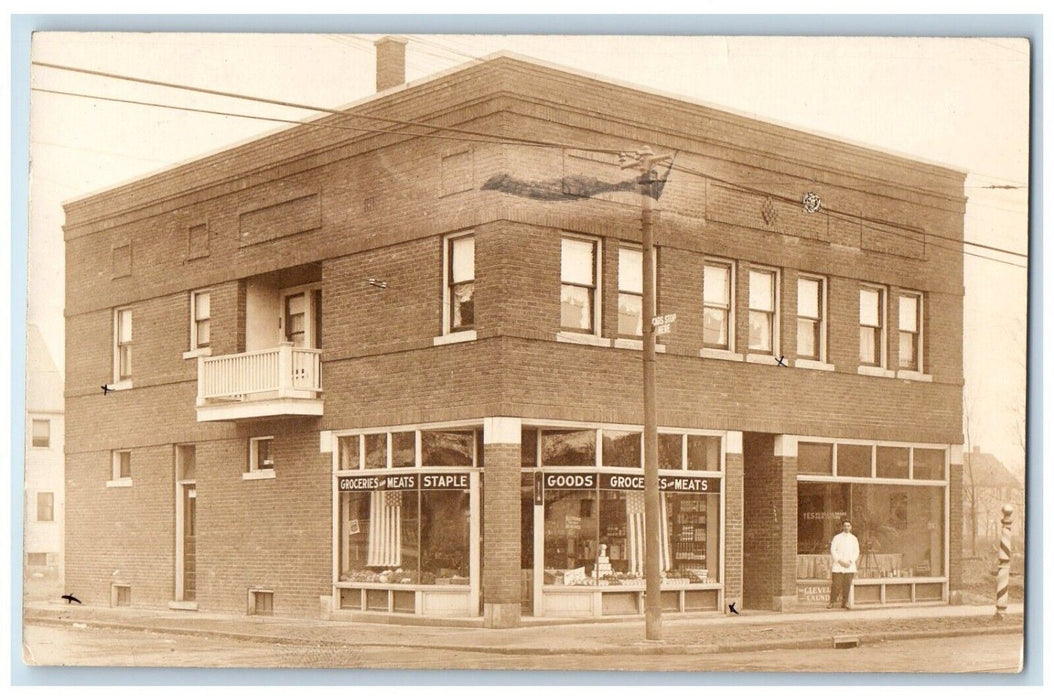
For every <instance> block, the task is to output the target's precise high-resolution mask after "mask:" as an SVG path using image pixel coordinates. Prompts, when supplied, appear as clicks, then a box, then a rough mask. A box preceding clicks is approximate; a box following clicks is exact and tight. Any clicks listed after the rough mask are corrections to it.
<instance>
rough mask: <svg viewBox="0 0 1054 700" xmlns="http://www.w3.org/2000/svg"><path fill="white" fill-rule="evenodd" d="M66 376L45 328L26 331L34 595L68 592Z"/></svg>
mask: <svg viewBox="0 0 1054 700" xmlns="http://www.w3.org/2000/svg"><path fill="white" fill-rule="evenodd" d="M62 402H63V399H62V375H61V374H60V373H59V371H58V368H57V367H56V366H55V363H54V362H53V361H52V359H51V354H50V353H49V352H48V348H47V345H46V344H45V343H44V338H43V336H41V334H40V329H39V328H38V327H37V326H35V325H30V326H29V329H28V333H27V336H26V463H25V465H26V466H25V521H24V523H25V541H24V543H23V544H24V547H23V557H24V558H23V564H24V566H23V572H24V576H23V581H24V584H25V596H26V598H27V599H28V600H41V599H45V598H57V597H58V596H60V595H62V590H61V589H62V578H63V539H64V528H65V525H64V518H63V514H64V511H65V507H64V501H65V495H64V494H65V478H64V471H65V460H64V456H63V450H62V445H63V435H64V434H65V427H64V425H63V408H62Z"/></svg>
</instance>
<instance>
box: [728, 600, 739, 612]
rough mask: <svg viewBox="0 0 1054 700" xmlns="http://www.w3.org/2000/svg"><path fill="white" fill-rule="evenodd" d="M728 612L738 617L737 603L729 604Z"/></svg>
mask: <svg viewBox="0 0 1054 700" xmlns="http://www.w3.org/2000/svg"><path fill="white" fill-rule="evenodd" d="M728 612H730V613H732V614H734V615H738V614H739V611H738V610H736V601H734V600H733V601H732V602H731V603H729V604H728Z"/></svg>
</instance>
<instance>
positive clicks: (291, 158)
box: [65, 40, 965, 626]
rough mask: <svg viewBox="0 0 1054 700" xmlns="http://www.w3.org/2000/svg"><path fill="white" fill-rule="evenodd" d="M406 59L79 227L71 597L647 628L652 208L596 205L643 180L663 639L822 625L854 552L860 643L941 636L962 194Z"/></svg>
mask: <svg viewBox="0 0 1054 700" xmlns="http://www.w3.org/2000/svg"><path fill="white" fill-rule="evenodd" d="M402 48H403V47H402V45H401V44H400V43H399V42H398V41H394V40H382V41H381V42H380V43H379V54H378V57H379V64H380V70H379V71H378V80H379V86H378V87H379V89H380V90H381V91H380V92H379V93H378V94H377V95H375V96H373V97H371V98H369V99H366V100H363V101H361V102H358V103H355V104H353V105H350V106H349V107H347V108H346V110H345V111H344V112H343V113H341V114H331V115H328V116H325V117H323V118H320V119H318V120H316V121H314V122H312V123H311V124H310V125H307V126H298V127H295V128H291V129H286V130H283V131H280V132H277V133H274V134H271V135H269V136H265V137H263V138H260V139H257V140H254V141H252V142H250V143H246V144H244V145H240V146H237V147H234V148H231V149H230V150H226V151H223V152H221V153H217V154H214V155H211V156H208V157H205V158H202V159H200V160H198V161H195V162H193V163H189V164H186V165H181V166H178V167H175V168H172V169H171V170H168V171H165V172H163V173H161V174H158V175H154V176H151V177H148V178H145V179H142V180H140V181H137V182H134V183H132V184H129V185H125V186H122V187H118V188H115V189H113V190H110V191H107V192H104V193H101V194H98V195H94V196H91V197H87V198H84V199H81V200H78V201H75V202H71V203H69V204H68V205H67V206H66V217H67V220H66V229H65V230H66V254H67V286H66V299H67V301H66V314H67V361H66V367H67V376H68V385H67V390H66V401H67V411H68V420H67V450H68V454H67V499H68V503H69V515H68V540H67V541H68V552H69V554H68V559H67V588H69V589H70V590H73V591H76V593H77V595H78V596H79V597H80V598H81V599H82V600H84V601H85V602H87V603H94V604H106V603H107V602H108V601H109V602H110V603H111V604H114V605H122V604H131V605H141V606H150V607H164V606H169V607H175V608H187V609H201V610H214V611H227V612H232V611H234V612H237V611H247V612H249V613H257V614H259V613H266V612H273V613H275V614H285V615H300V616H305V615H311V616H314V615H319V614H322V615H325V616H333V617H337V618H339V617H341V616H345V617H346V616H354V615H362V614H370V613H374V614H376V613H386V614H401V613H405V614H416V615H423V616H457V617H473V618H479V619H481V620H482V621H483V623H485V624H488V625H493V626H502V625H514V624H517V623H518V621H519V620H520V618H521V616H537V617H569V616H600V615H612V614H627V613H629V614H633V613H638V612H640V611H642V610H643V601H642V598H643V589H644V585H643V578H642V574H643V537H642V535H643V523H642V521H643V498H642V494H643V483H642V481H643V480H642V478H641V476H642V472H643V470H642V468H641V463H642V457H641V452H642V445H641V430H642V428H641V424H642V422H643V410H642V402H641V398H640V397H641V391H642V387H641V371H640V366H641V340H640V331H641V324H642V323H643V322H646V321H647V319H642V314H641V292H642V289H641V273H640V266H641V258H642V253H641V248H640V245H641V230H640V220H641V216H640V199H639V195H637V194H635V193H633V192H632V191H626V189H627V188H620V187H603V186H600V185H598V183H609V184H613V183H619V182H622V181H625V180H627V178H628V176H627V175H626V174H625V173H624V172H622V171H620V170H619V167H618V164H617V155H616V154H617V152H618V151H620V150H633V149H634V148H637V147H639V146H641V145H643V144H647V145H650V146H651V147H653V148H654V149H656V150H657V151H661V152H670V153H676V158H675V167H674V169H673V170H672V171H671V173H670V176H669V178H668V182H667V184H666V186H665V189H664V192H663V194H662V197H661V198H660V200H659V202H658V205H657V209H658V213H657V223H656V239H657V256H656V258H657V260H656V262H657V270H658V275H657V278H658V280H657V285H656V287H657V294H658V305H659V311H660V313H670V314H676V317H677V320H676V322H675V323H674V324H673V326H672V329H671V332H670V333H669V334H667V335H664V336H662V337H661V339H660V342H661V343H662V345H661V346H660V348H659V350H660V353H659V356H658V362H657V386H658V419H659V426H660V428H659V432H660V438H659V448H660V451H659V455H660V464H659V467H660V475H661V477H662V496H661V501H662V503H661V506H662V508H661V510H662V521H663V532H662V535H661V541H662V543H663V551H662V553H661V557H660V559H661V562H662V568H663V577H664V578H663V607H664V609H666V610H668V611H720V610H723V609H724V606H725V603H726V602H731V601H739V602H740V603H741V607H742V606H745V607H754V608H766V609H789V608H792V607H794V606H796V605H808V604H810V602H814V601H815V600H817V599H818V598H819V597H821V596H822V595H823V588H824V587H825V586H826V585H827V579H828V571H827V563H826V561H827V558H826V556H825V555H824V554H823V552H824V551H825V548H826V546H827V543H828V542H829V540H830V537H831V535H832V534H833V533H834V532H835V530H834V527H835V525H836V523H837V521H838V519H840V518H843V517H846V516H849V517H851V518H852V519H853V520H854V523H855V529H856V532H857V533H858V535H859V536H860V539H861V543H862V545H863V548H864V554H863V555H862V557H861V562H860V567H861V572H860V575H859V577H858V579H857V581H856V585H855V599H856V602H857V604H868V603H874V604H880V603H888V602H898V601H899V602H913V601H934V600H937V601H939V600H947V599H948V598H949V594H950V592H951V591H954V590H955V589H956V588H957V586H958V585H959V550H960V542H961V536H960V528H961V526H962V516H961V512H960V508H961V503H962V499H961V498H960V496H959V494H960V482H961V470H962V467H961V464H962V456H961V452H962V451H961V448H960V443H961V403H962V402H961V396H962V381H963V379H962V375H963V371H962V304H963V277H962V269H963V265H962V246H961V241H962V227H963V213H964V206H965V198H964V196H963V179H964V174H963V173H961V172H957V171H952V170H949V169H947V168H943V167H937V166H934V165H930V164H926V163H921V162H917V161H914V160H909V159H906V158H903V157H899V156H893V155H889V154H886V153H882V152H878V151H874V150H869V149H866V148H862V147H859V146H855V145H850V144H846V143H841V142H838V141H834V140H831V139H829V138H822V137H819V136H815V135H811V134H808V133H803V132H801V131H796V130H792V129H788V128H785V127H781V126H775V125H772V124H768V123H764V122H761V121H757V120H754V119H749V118H745V117H743V116H739V115H735V114H732V113H729V112H727V111H722V110H719V109H715V108H713V107H709V106H705V105H701V104H697V103H693V102H688V101H684V100H681V99H677V98H674V97H670V96H666V95H661V94H656V93H654V92H650V91H647V90H642V89H639V88H633V87H627V86H622V85H618V84H613V83H611V82H608V81H605V80H601V79H597V78H595V77H590V76H587V75H582V74H578V73H574V72H570V71H567V70H563V69H558V68H556V67H552V66H548V65H545V64H542V63H539V62H537V61H534V60H528V59H524V58H520V57H515V56H510V55H497V56H494V57H491V58H489V59H487V60H483V61H480V62H476V63H473V64H471V65H467V66H465V67H462V68H458V69H455V70H451V71H449V72H446V73H443V74H440V75H438V76H435V77H433V78H430V79H428V80H424V81H421V82H418V83H414V84H409V85H403V84H402V82H403V78H402V69H401V63H400V61H401V55H402V54H401V52H402ZM630 189H632V188H630ZM586 195H590V196H586ZM806 195H815V196H817V197H818V200H817V199H815V198H812V197H810V198H809V199H808V204H809V206H808V207H806V206H803V204H802V202H803V201H804V199H803V198H804V197H805V196H806ZM101 385H107V387H108V388H110V389H115V391H107V392H104V391H103V390H102V389H101V388H100V387H101Z"/></svg>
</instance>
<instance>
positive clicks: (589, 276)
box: [560, 238, 600, 334]
mask: <svg viewBox="0 0 1054 700" xmlns="http://www.w3.org/2000/svg"><path fill="white" fill-rule="evenodd" d="M599 245H600V243H599V241H596V240H590V239H584V238H564V239H563V240H562V243H561V255H560V283H561V284H560V327H561V328H563V329H564V330H569V331H579V332H583V333H591V334H595V333H596V332H597V329H598V328H599V327H600V318H599V316H600V309H599V308H598V307H597V304H596V291H597V278H598V277H599V271H598V270H597V261H598V260H599V255H598V250H597V249H598V248H599Z"/></svg>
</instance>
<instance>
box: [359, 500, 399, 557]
mask: <svg viewBox="0 0 1054 700" xmlns="http://www.w3.org/2000/svg"><path fill="white" fill-rule="evenodd" d="M402 506H403V494H402V492H401V491H373V492H372V493H370V539H369V549H368V550H367V553H366V566H399V564H400V563H401V562H402V549H401V547H400V545H399V526H400V522H401V515H400V514H401V511H402Z"/></svg>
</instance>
